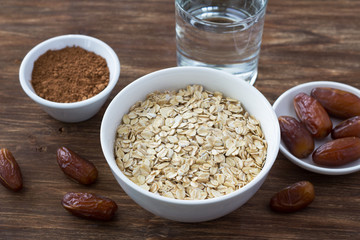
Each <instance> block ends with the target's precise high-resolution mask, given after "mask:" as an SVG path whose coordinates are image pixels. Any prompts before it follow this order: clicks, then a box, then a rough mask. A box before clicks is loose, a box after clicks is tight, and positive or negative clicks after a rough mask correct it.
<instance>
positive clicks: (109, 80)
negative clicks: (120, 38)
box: [19, 34, 120, 122]
mask: <svg viewBox="0 0 360 240" xmlns="http://www.w3.org/2000/svg"><path fill="white" fill-rule="evenodd" d="M119 76H120V62H119V59H118V57H117V55H116V53H115V52H114V50H113V49H112V48H111V47H110V46H108V45H107V44H106V43H104V42H103V41H101V40H99V39H96V38H93V37H90V36H85V35H72V34H70V35H63V36H58V37H54V38H50V39H48V40H46V41H44V42H41V43H40V44H38V45H36V46H35V47H34V48H33V49H31V50H30V51H29V53H28V54H27V55H26V56H25V57H24V59H23V61H22V63H21V66H20V70H19V79H20V84H21V87H22V88H23V90H24V92H25V93H26V94H27V95H28V96H29V97H30V98H31V99H32V100H33V101H34V102H36V103H37V104H38V105H39V106H40V107H41V108H42V109H43V110H44V111H45V112H47V113H48V114H49V115H50V116H52V117H53V118H55V119H57V120H59V121H63V122H81V121H84V120H87V119H89V118H91V117H92V116H94V115H95V114H96V113H97V112H98V111H99V110H100V108H101V107H102V105H103V104H104V103H105V101H106V100H107V99H108V97H109V95H110V93H111V91H112V90H113V88H114V87H115V85H116V83H117V82H118V80H119Z"/></svg>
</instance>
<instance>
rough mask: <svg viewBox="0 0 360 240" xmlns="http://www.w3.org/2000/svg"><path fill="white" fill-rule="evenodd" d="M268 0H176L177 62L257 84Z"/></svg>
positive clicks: (180, 64)
mask: <svg viewBox="0 0 360 240" xmlns="http://www.w3.org/2000/svg"><path fill="white" fill-rule="evenodd" d="M266 5H267V0H175V18H176V44H177V63H178V65H179V66H206V67H212V68H217V69H221V70H224V71H227V72H229V73H232V74H235V75H237V76H238V77H239V78H240V79H243V80H245V81H247V82H249V83H250V84H254V82H255V80H256V77H257V72H258V60H259V54H260V45H261V38H262V32H263V27H264V19H265V12H266Z"/></svg>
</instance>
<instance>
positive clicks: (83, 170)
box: [57, 147, 98, 185]
mask: <svg viewBox="0 0 360 240" xmlns="http://www.w3.org/2000/svg"><path fill="white" fill-rule="evenodd" d="M57 162H58V164H59V166H60V168H61V170H62V171H63V172H64V173H65V174H66V175H68V176H69V177H71V178H72V179H74V180H75V181H77V182H79V183H81V184H85V185H88V184H91V183H93V182H95V181H96V179H97V177H98V170H97V169H96V167H95V165H94V164H93V163H92V162H90V161H88V160H87V159H84V158H82V157H80V156H79V155H78V154H77V153H75V152H73V151H71V150H70V149H68V148H66V147H61V148H59V149H58V150H57Z"/></svg>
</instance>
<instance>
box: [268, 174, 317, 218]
mask: <svg viewBox="0 0 360 240" xmlns="http://www.w3.org/2000/svg"><path fill="white" fill-rule="evenodd" d="M314 198H315V191H314V186H313V185H312V183H310V182H309V181H301V182H297V183H294V184H292V185H290V186H288V187H286V188H284V189H282V190H281V191H280V192H278V193H276V194H275V195H274V196H273V197H272V198H271V200H270V208H271V209H272V210H273V211H276V212H284V213H291V212H296V211H299V210H301V209H303V208H305V207H307V206H308V205H309V204H310V203H312V201H313V200H314Z"/></svg>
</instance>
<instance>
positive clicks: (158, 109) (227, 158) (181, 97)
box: [115, 85, 267, 200]
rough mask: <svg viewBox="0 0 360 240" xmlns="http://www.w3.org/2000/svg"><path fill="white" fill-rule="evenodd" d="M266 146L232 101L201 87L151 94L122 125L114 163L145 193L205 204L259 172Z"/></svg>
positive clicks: (253, 124)
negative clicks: (203, 201)
mask: <svg viewBox="0 0 360 240" xmlns="http://www.w3.org/2000/svg"><path fill="white" fill-rule="evenodd" d="M266 152H267V142H266V141H265V137H264V134H263V132H262V130H261V126H260V123H259V121H258V120H257V119H255V118H254V117H253V116H251V115H250V114H249V113H248V112H246V111H245V109H244V108H243V107H242V105H241V103H240V102H239V101H238V100H236V99H232V98H228V97H224V96H223V95H222V93H220V92H210V91H206V90H204V89H203V87H202V86H201V85H189V86H187V87H186V88H185V89H180V90H179V91H166V92H154V93H151V94H149V95H148V96H147V99H146V100H145V101H143V102H137V103H136V104H134V105H133V106H132V107H131V108H130V111H129V113H128V114H125V115H124V116H123V119H122V124H120V125H119V126H118V128H117V134H116V141H115V157H116V163H117V165H118V167H119V168H120V170H121V171H122V172H123V173H124V174H125V176H127V177H128V178H129V179H130V180H131V181H133V182H134V183H136V184H137V185H139V186H140V187H142V188H143V189H145V190H147V191H151V192H153V193H155V194H159V195H162V196H165V197H169V198H176V199H185V200H190V199H197V200H200V199H209V198H214V197H219V196H223V195H226V194H229V193H231V192H234V191H236V190H237V189H239V188H241V187H243V186H245V185H246V184H247V183H249V182H250V181H251V180H252V179H254V177H255V176H256V175H257V174H259V172H260V171H261V169H262V167H263V165H264V163H265V159H266Z"/></svg>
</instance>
